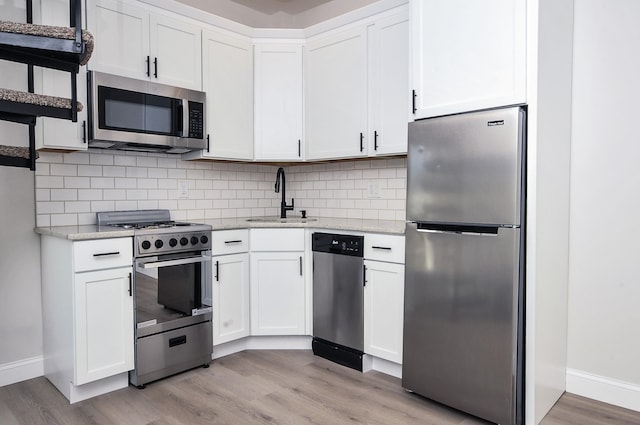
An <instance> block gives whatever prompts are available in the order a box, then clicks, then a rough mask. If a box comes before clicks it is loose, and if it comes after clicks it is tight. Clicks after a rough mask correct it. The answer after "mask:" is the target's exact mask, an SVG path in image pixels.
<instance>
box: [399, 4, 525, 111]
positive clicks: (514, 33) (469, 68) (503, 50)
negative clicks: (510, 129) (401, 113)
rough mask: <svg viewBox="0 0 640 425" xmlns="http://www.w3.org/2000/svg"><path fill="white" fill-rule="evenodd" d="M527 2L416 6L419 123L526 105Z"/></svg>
mask: <svg viewBox="0 0 640 425" xmlns="http://www.w3.org/2000/svg"><path fill="white" fill-rule="evenodd" d="M525 3H526V1H525V0H478V1H462V0H412V1H411V8H412V9H411V19H412V22H411V28H412V29H411V31H412V37H411V40H412V43H413V44H412V67H413V70H412V71H413V72H412V80H413V84H412V85H413V87H412V88H413V90H415V100H414V102H415V115H414V118H415V119H419V118H426V117H432V116H438V115H445V114H451V113H458V112H466V111H472V110H477V109H484V108H491V107H498V106H505V105H511V104H518V103H524V102H525V101H526V72H525V71H526V69H525V67H526V4H525Z"/></svg>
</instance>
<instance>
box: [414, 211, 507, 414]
mask: <svg viewBox="0 0 640 425" xmlns="http://www.w3.org/2000/svg"><path fill="white" fill-rule="evenodd" d="M495 230H497V232H496V233H495V234H489V233H473V232H464V229H463V230H462V231H460V232H455V231H452V232H449V231H438V230H435V231H434V230H420V229H418V225H416V224H415V223H408V224H407V231H406V278H405V316H404V317H405V320H404V354H403V365H402V385H403V386H404V387H405V388H407V389H409V390H412V391H414V392H416V393H418V394H421V395H423V396H425V397H427V398H430V399H433V400H435V401H438V402H440V403H443V404H446V405H449V406H451V407H454V408H456V409H459V410H462V411H464V412H467V413H470V414H472V415H475V416H478V417H480V418H484V419H486V420H489V421H492V422H495V423H499V424H502V425H507V424H509V425H513V424H514V423H515V420H516V419H515V416H516V388H517V387H518V386H519V383H518V381H517V379H518V372H517V371H518V361H517V356H518V355H517V353H518V350H517V349H518V347H517V343H518V319H517V317H518V311H517V309H518V287H519V244H520V229H519V228H495Z"/></svg>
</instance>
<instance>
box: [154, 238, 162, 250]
mask: <svg viewBox="0 0 640 425" xmlns="http://www.w3.org/2000/svg"><path fill="white" fill-rule="evenodd" d="M154 245H155V246H156V248H158V249H160V248H162V245H164V242H162V241H161V240H160V239H156V242H155V243H154Z"/></svg>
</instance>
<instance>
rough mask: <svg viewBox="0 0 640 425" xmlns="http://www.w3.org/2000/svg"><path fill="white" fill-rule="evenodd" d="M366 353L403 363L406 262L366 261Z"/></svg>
mask: <svg viewBox="0 0 640 425" xmlns="http://www.w3.org/2000/svg"><path fill="white" fill-rule="evenodd" d="M364 265H365V281H366V283H365V287H364V352H365V353H367V354H371V355H372V356H376V357H380V358H382V359H386V360H389V361H392V362H396V363H402V330H403V329H402V326H403V320H404V317H403V315H404V265H402V264H393V263H383V262H380V261H369V260H365V262H364Z"/></svg>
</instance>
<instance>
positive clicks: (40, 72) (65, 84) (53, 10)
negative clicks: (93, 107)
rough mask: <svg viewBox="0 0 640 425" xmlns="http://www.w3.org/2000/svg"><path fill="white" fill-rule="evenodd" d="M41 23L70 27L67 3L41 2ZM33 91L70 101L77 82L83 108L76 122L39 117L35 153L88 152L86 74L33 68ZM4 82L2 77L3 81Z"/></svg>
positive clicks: (56, 0)
mask: <svg viewBox="0 0 640 425" xmlns="http://www.w3.org/2000/svg"><path fill="white" fill-rule="evenodd" d="M39 3H40V16H41V23H42V24H44V25H58V26H63V27H66V26H68V25H69V1H68V0H46V1H45V0H42V1H40V2H39ZM35 69H36V70H37V71H36V73H35V74H34V75H35V79H34V83H35V86H36V87H35V89H36V90H35V91H36V93H42V94H46V95H50V96H59V97H64V98H71V78H75V79H76V88H77V99H78V101H79V102H80V103H82V105H83V109H82V110H81V111H78V121H77V122H72V121H67V120H61V119H57V118H45V117H39V118H38V119H37V124H36V149H43V148H46V149H64V150H85V149H87V139H86V133H85V131H86V119H87V106H88V105H87V70H86V67H84V66H81V67H80V70H79V71H78V75H73V74H70V73H69V72H64V71H57V70H54V69H47V68H35ZM3 78H4V77H3Z"/></svg>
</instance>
